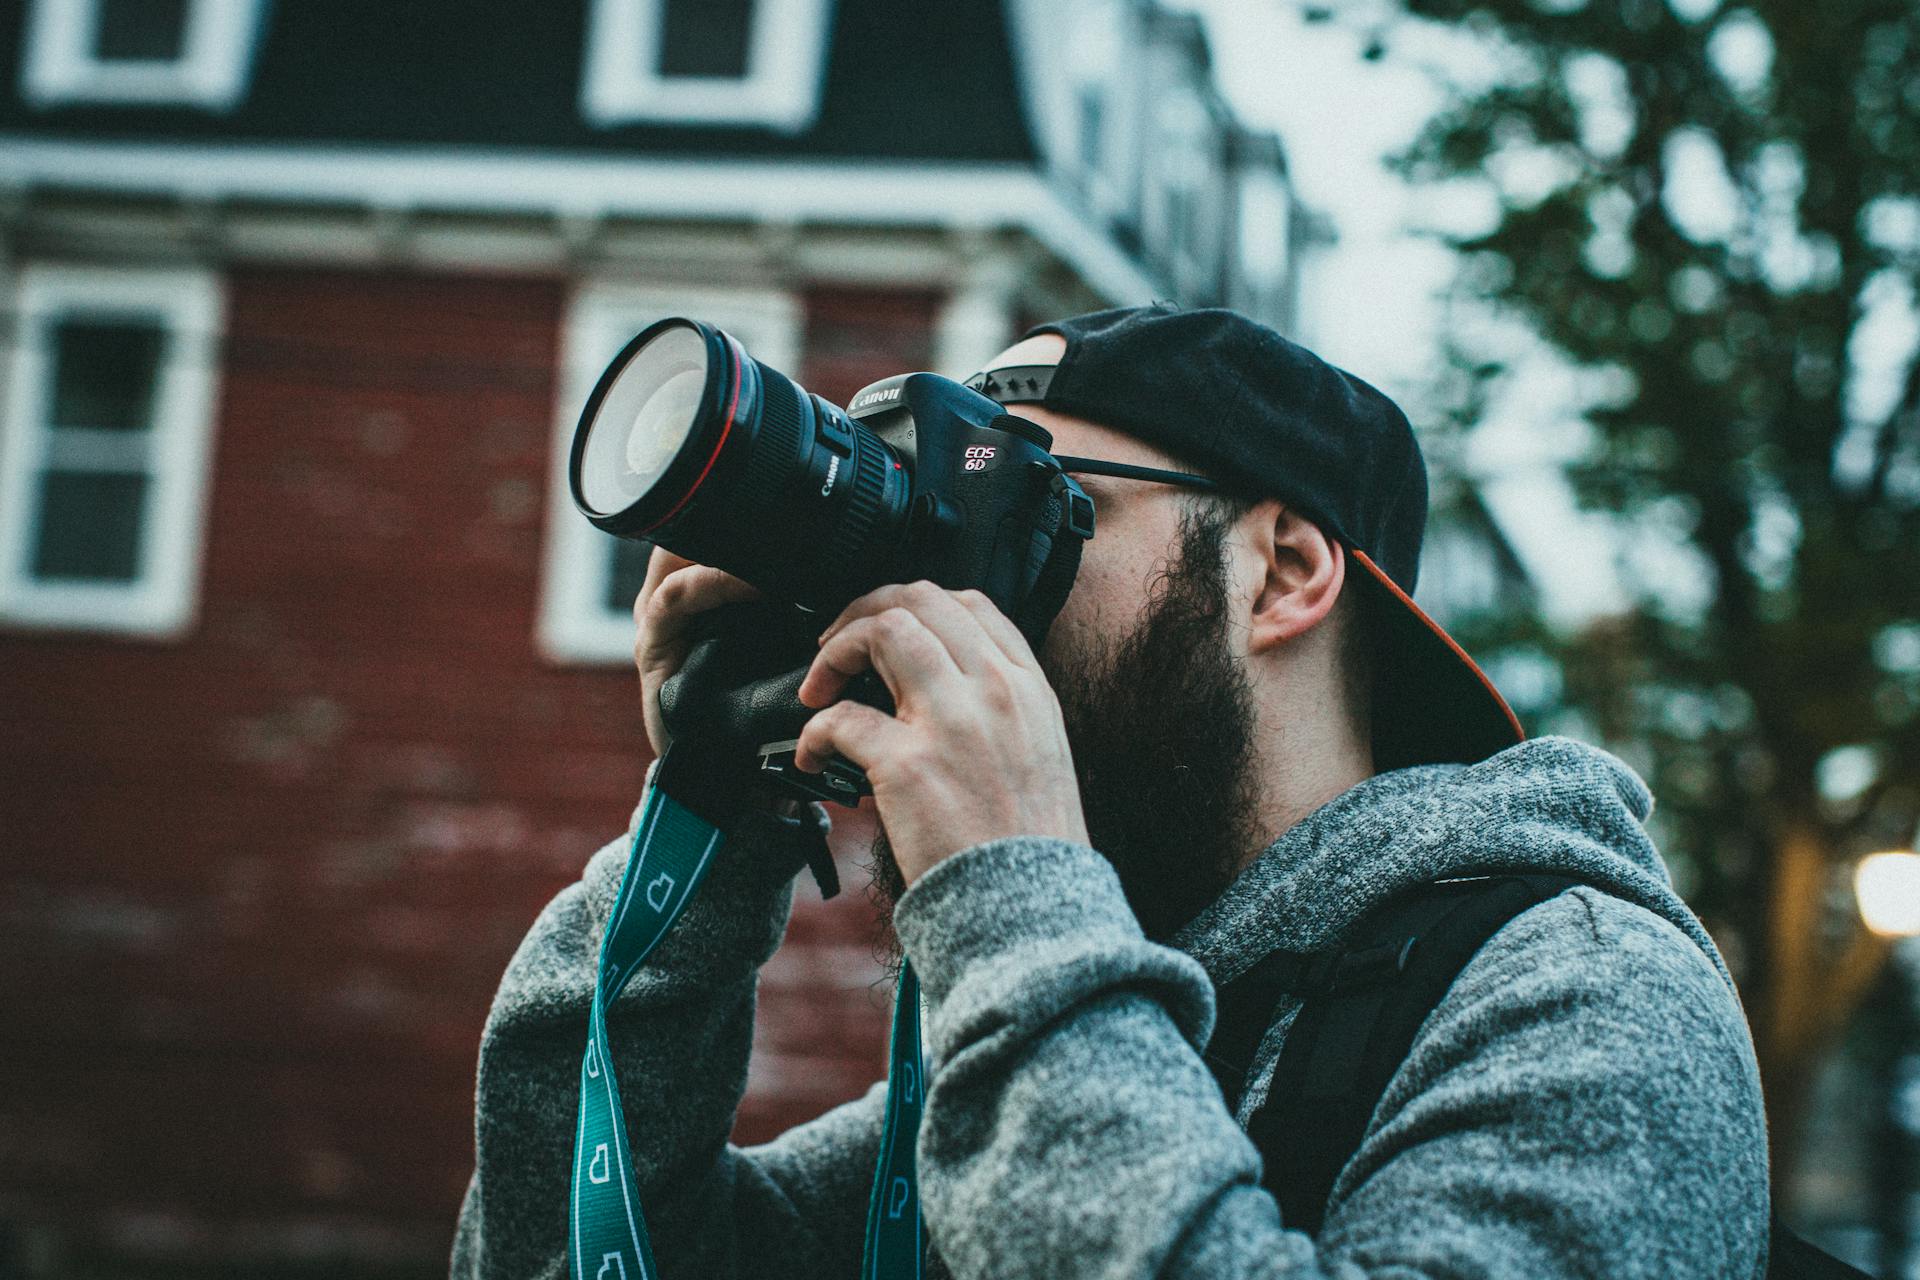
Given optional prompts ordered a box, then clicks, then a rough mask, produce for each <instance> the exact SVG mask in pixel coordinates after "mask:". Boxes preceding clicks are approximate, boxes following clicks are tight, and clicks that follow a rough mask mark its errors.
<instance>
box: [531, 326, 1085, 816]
mask: <svg viewBox="0 0 1920 1280" xmlns="http://www.w3.org/2000/svg"><path fill="white" fill-rule="evenodd" d="M1052 444H1053V441H1052V437H1051V436H1050V435H1049V434H1048V433H1047V432H1046V431H1045V430H1043V429H1042V428H1041V427H1040V426H1038V425H1037V424H1035V423H1033V422H1029V421H1027V420H1026V419H1024V418H1018V417H1014V416H1012V415H1009V414H1007V413H1005V412H1004V411H1003V410H1002V409H1001V407H1000V406H999V405H998V404H996V403H995V402H994V401H992V400H990V399H988V398H987V397H986V396H984V395H981V394H980V393H979V392H977V391H973V390H971V389H969V388H968V387H965V386H963V385H962V384H960V383H958V382H955V381H953V380H952V379H949V378H944V377H941V376H939V375H937V374H931V373H909V374H902V375H899V376H896V377H892V378H887V379H885V380H883V381H880V382H876V383H874V384H872V385H871V386H868V387H866V388H865V389H863V390H862V391H861V392H860V393H859V394H858V395H856V396H854V397H853V400H852V401H851V403H850V404H849V406H848V407H847V409H845V410H842V409H841V408H840V407H838V406H836V405H834V404H831V403H829V402H828V401H826V400H823V399H821V398H820V397H819V396H816V395H813V394H811V393H809V392H807V391H805V390H804V389H803V388H801V387H799V386H798V385H797V384H796V383H794V382H793V381H792V380H791V379H789V378H787V377H786V376H785V375H784V374H782V373H780V372H779V371H778V370H775V369H772V368H770V367H768V366H766V365H763V364H761V363H759V362H758V361H756V360H754V359H753V358H752V357H751V356H749V355H748V354H747V353H746V351H745V349H744V348H743V347H742V346H741V345H740V343H739V342H738V341H737V340H735V339H734V338H732V337H731V336H730V335H728V334H726V333H724V332H723V331H721V330H718V329H715V328H713V327H711V326H708V325H704V324H701V323H699V322H697V321H692V320H686V319H679V318H675V319H670V320H663V321H661V322H659V323H658V324H655V325H653V326H651V327H649V328H648V329H647V330H645V331H644V332H642V333H641V334H640V335H639V336H637V337H636V338H635V339H634V340H633V341H632V342H631V343H629V344H628V345H627V346H626V348H624V349H623V350H622V351H621V353H620V354H619V355H618V356H617V357H615V359H614V361H613V363H612V364H611V365H610V366H609V367H608V369H607V371H606V372H605V373H604V374H602V376H601V378H600V380H599V382H598V384H596V386H595V388H594V390H593V393H592V394H591V395H590V396H589V398H588V401H587V404H586V407H585V409H584V410H583V411H582V413H581V417H580V423H579V426H578V427H577V429H576V431H575V435H574V441H573V449H572V452H571V455H570V459H569V468H568V473H569V483H570V485H571V488H572V492H573V496H574V501H575V504H576V505H577V506H578V507H579V508H580V510H581V512H582V513H583V514H584V515H586V517H587V518H588V519H589V520H590V521H592V522H593V523H594V524H595V525H596V526H597V527H599V528H601V529H603V530H606V531H607V532H609V533H613V534H615V535H616V536H621V537H628V538H644V539H647V540H649V541H652V542H655V543H658V544H659V545H660V546H662V547H665V548H666V549H667V550H669V551H672V552H674V553H675V554H677V555H681V556H684V557H685V558H687V559H689V560H693V561H696V562H698V563H700V564H705V565H711V566H713V567H716V568H719V569H724V570H726V571H727V572H729V573H731V574H734V575H735V576H736V577H739V578H742V579H744V580H746V581H747V582H750V583H752V584H753V585H754V586H756V587H758V588H759V589H760V591H761V593H762V596H763V599H762V600H761V601H757V602H753V603H749V604H738V605H728V606H724V607H722V608H719V609H715V610H713V611H711V612H710V613H708V614H705V615H702V616H701V617H700V618H698V619H696V621H695V624H694V629H695V636H696V639H695V642H694V644H693V645H692V647H691V648H690V651H689V654H688V657H687V660H686V662H685V663H684V664H683V665H682V667H681V669H680V671H679V673H678V674H676V675H675V676H674V677H672V678H671V679H670V680H668V681H667V683H666V686H665V687H664V688H663V689H662V690H661V695H660V708H661V713H662V718H663V719H664V720H665V722H666V724H667V728H668V731H669V732H670V733H671V734H672V735H673V739H674V745H675V750H676V752H678V751H679V750H680V747H681V744H682V743H683V742H684V743H686V744H688V745H687V750H686V752H685V753H684V754H685V755H687V756H689V757H692V758H694V759H695V760H696V761H697V765H698V771H699V773H700V774H702V775H703V776H706V777H710V778H712V779H713V783H712V786H711V788H710V791H711V800H712V805H713V808H714V809H716V810H718V809H719V808H721V807H722V797H723V796H724V795H725V794H729V793H737V791H738V790H739V788H740V787H742V786H743V785H747V784H748V783H749V782H750V780H751V779H752V778H753V777H758V778H759V779H760V780H762V781H765V782H768V783H771V784H772V785H773V786H774V787H775V789H777V790H780V791H784V792H786V793H789V794H792V795H796V796H800V797H804V798H812V799H829V800H834V801H837V802H839V803H843V804H849V805H851V804H854V803H857V801H858V798H859V796H861V795H863V794H867V793H868V792H869V790H870V789H869V788H868V786H867V784H866V779H865V777H864V775H863V774H862V773H861V771H860V770H859V769H857V768H855V767H854V766H852V765H851V764H849V763H847V762H845V761H841V760H836V761H833V762H830V763H829V765H828V767H827V768H826V769H825V770H824V771H823V772H822V773H820V774H817V775H816V774H808V773H803V772H801V771H799V770H797V769H794V768H793V767H792V758H793V745H794V741H795V739H797V738H798V736H799V732H800V729H801V728H802V727H803V726H804V725H805V723H806V721H807V719H808V717H810V716H811V715H812V714H813V709H811V708H808V707H805V706H803V705H802V704H801V703H800V701H799V698H798V697H797V696H796V695H797V691H798V689H799V686H800V682H801V680H802V679H803V678H804V676H805V674H806V671H807V669H808V667H809V666H810V665H811V663H812V660H813V657H814V655H815V654H816V653H817V651H818V645H817V638H818V635H819V633H820V631H821V630H822V629H823V628H824V627H825V625H826V624H827V623H828V622H830V621H831V620H832V619H833V618H834V617H836V616H838V615H839V613H840V612H841V611H842V610H843V609H844V608H845V607H846V606H847V605H848V604H850V603H851V602H852V601H854V600H855V599H857V598H859V597H860V596H862V595H864V594H866V593H867V592H868V591H871V590H873V589H874V588H876V587H879V586H881V585H884V584H886V583H890V582H912V581H916V580H918V579H922V578H925V579H928V580H931V581H933V582H935V583H938V584H939V585H941V586H943V587H947V588H949V589H952V590H956V591H958V590H965V589H968V588H975V589H978V590H980V591H981V592H983V593H984V594H985V595H986V596H987V597H988V598H989V599H991V600H992V601H993V602H994V604H995V605H996V606H998V607H999V608H1000V610H1001V611H1002V612H1003V613H1005V614H1006V615H1007V616H1008V617H1009V618H1010V619H1012V620H1013V622H1014V623H1015V625H1016V626H1018V627H1019V629H1020V631H1021V632H1022V634H1023V635H1025V637H1026V638H1027V641H1028V643H1029V644H1031V645H1032V646H1033V647H1034V648H1035V649H1036V650H1038V649H1039V647H1040V645H1041V643H1042V642H1043V641H1044V639H1045V637H1046V633H1047V629H1048V628H1049V627H1050V626H1051V624H1052V621H1053V619H1054V617H1055V616H1056V615H1057V614H1058V613H1059V610H1060V606H1061V605H1062V604H1063V603H1064V602H1065V600H1066V597H1067V593H1068V591H1069V590H1071V588H1072V584H1073V578H1074V575H1075V574H1076V572H1077V571H1078V568H1079V560H1080V550H1081V547H1082V545H1083V543H1084V542H1085V540H1086V539H1087V538H1090V537H1092V536H1093V527H1094V506H1093V502H1092V500H1091V499H1090V498H1089V497H1088V496H1087V494H1086V493H1085V491H1084V490H1082V489H1081V488H1080V486H1079V485H1078V484H1076V483H1075V482H1074V481H1073V479H1072V477H1070V476H1068V475H1067V474H1066V473H1065V472H1063V471H1062V470H1061V469H1060V466H1059V464H1058V463H1057V462H1056V461H1055V460H1054V458H1053V456H1052V454H1051V452H1050V450H1051V448H1052ZM846 696H848V697H852V698H855V699H857V700H859V701H862V702H867V703H870V704H872V705H875V706H878V707H880V708H882V709H883V710H886V711H889V712H890V711H891V710H892V709H893V706H892V700H891V698H890V697H889V695H888V693H887V690H886V687H885V685H884V683H883V682H881V681H880V679H879V678H878V677H877V676H876V675H875V674H874V673H872V672H868V673H865V674H864V675H863V676H862V677H860V678H858V679H856V680H855V681H853V682H851V683H850V684H849V686H848V689H847V692H846ZM681 772H683V773H684V771H681Z"/></svg>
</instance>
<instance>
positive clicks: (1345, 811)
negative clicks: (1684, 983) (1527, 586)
mask: <svg viewBox="0 0 1920 1280" xmlns="http://www.w3.org/2000/svg"><path fill="white" fill-rule="evenodd" d="M1652 811H1653V795H1652V793H1651V792H1650V791H1648V789H1647V784H1646V783H1645V782H1643V781H1641V779H1640V776H1639V775H1638V774H1636V773H1635V772H1634V771H1633V770H1632V769H1630V768H1629V767H1628V766H1627V765H1626V764H1625V763H1624V762H1622V761H1621V760H1620V759H1619V758H1618V757H1616V756H1613V755H1611V754H1610V753H1608V752H1606V751H1603V750H1601V749H1600V748H1598V747H1592V746H1588V745H1587V744H1586V743H1583V742H1577V741H1575V740H1574V739H1572V738H1563V737H1555V736H1548V737H1542V738H1533V739H1529V740H1528V741H1526V742H1521V743H1518V744H1516V745H1514V746H1512V747H1509V748H1507V749H1506V750H1505V751H1502V752H1500V753H1499V754H1497V755H1494V756H1491V757H1489V758H1487V759H1485V760H1482V761H1479V762H1478V763H1476V764H1471V765H1461V764H1437V765H1417V766H1414V767H1412V768H1407V769H1396V770H1393V771H1392V772H1389V773H1380V774H1375V775H1374V776H1373V777H1371V778H1368V779H1366V780H1365V781H1362V782H1360V783H1358V784H1356V785H1355V786H1353V787H1350V788H1348V789H1347V790H1346V791H1344V792H1342V793H1341V794H1340V795H1338V796H1336V797H1334V798H1333V799H1332V800H1329V801H1328V802H1327V803H1326V804H1324V805H1322V806H1320V808H1318V809H1316V810H1314V811H1313V812H1312V813H1311V814H1308V815H1307V816H1306V817H1305V818H1303V819H1301V820H1300V821H1299V822H1298V823H1296V824H1295V825H1294V826H1293V827H1291V828H1289V829H1288V830H1287V831H1286V832H1285V833H1284V834H1283V835H1281V837H1280V838H1279V839H1278V840H1275V841H1274V842H1273V843H1272V844H1271V845H1269V846H1268V847H1267V849H1266V850H1265V851H1264V852H1263V853H1261V854H1260V856H1259V857H1257V858H1255V859H1254V860H1253V861H1252V862H1251V863H1249V864H1248V865H1247V866H1246V868H1245V869H1244V870H1242V871H1241V873H1240V875H1239V876H1238V878H1236V879H1235V880H1234V882H1233V883H1232V884H1231V885H1230V886H1228V888H1227V890H1226V892H1225V893H1223V894H1221V895H1220V897H1219V898H1217V899H1215V900H1214V902H1213V904H1212V905H1211V906H1209V907H1208V908H1207V909H1206V910H1205V911H1203V912H1201V913H1200V915H1198V916H1197V917H1195V918H1194V919H1193V920H1192V921H1190V922H1189V923H1188V924H1187V925H1186V926H1185V927H1183V928H1182V929H1181V930H1180V931H1179V932H1178V933H1177V934H1175V935H1174V937H1173V938H1172V939H1170V944H1171V945H1172V946H1175V947H1177V948H1179V949H1180V950H1182V951H1185V952H1187V953H1188V954H1189V955H1191V956H1193V957H1194V959H1196V960H1198V961H1199V962H1200V963H1201V964H1202V965H1203V966H1205V968H1206V970H1207V972H1208V974H1209V975H1210V976H1211V977H1212V978H1213V980H1214V982H1215V983H1216V984H1217V983H1223V982H1225V981H1227V980H1229V979H1231V978H1233V977H1235V976H1237V975H1238V974H1239V973H1240V972H1242V971H1243V970H1245V969H1247V968H1249V967H1250V966H1252V965H1253V964H1254V963H1255V962H1257V961H1258V960H1260V959H1261V958H1262V957H1264V956H1266V955H1267V954H1268V953H1270V952H1273V951H1295V952H1304V951H1318V950H1322V949H1325V948H1328V947H1330V946H1333V945H1335V944H1337V943H1338V942H1339V941H1340V940H1341V939H1342V938H1343V937H1344V936H1345V934H1346V933H1347V932H1348V931H1349V930H1350V929H1351V928H1352V926H1353V925H1354V923H1355V922H1356V921H1358V920H1359V918H1360V917H1361V916H1363V915H1364V914H1366V912H1367V911H1369V910H1370V909H1371V908H1373V907H1374V906H1376V905H1378V904H1379V903H1381V902H1382V901H1384V900H1385V899H1387V898H1389V897H1392V896H1393V895H1394V894H1396V893H1398V892H1400V891H1401V890H1403V889H1407V888H1411V887H1412V886H1414V885H1417V884H1421V883H1424V882H1427V881H1431V880H1439V879H1447V878H1451V877H1457V876H1473V875H1484V874H1491V873H1501V872H1526V873H1548V874H1555V875H1567V876H1576V877H1579V878H1580V879H1581V880H1583V881H1585V882H1587V883H1588V884H1591V885H1593V886H1594V887H1595V888H1598V889H1602V890H1605V891H1606V892H1608V893H1611V894H1613V895H1615V896H1616V897H1620V898H1623V899H1625V900H1627V901H1628V902H1632V903H1634V904H1636V905H1638V906H1641V907H1644V908H1646V909H1647V910H1648V911H1651V912H1653V913H1654V914H1655V915H1658V916H1660V917H1661V918H1662V919H1664V920H1666V921H1668V922H1669V923H1671V924H1673V925H1674V926H1675V927H1676V928H1678V929H1679V930H1680V931H1681V932H1683V933H1685V934H1686V935H1687V936H1688V937H1689V938H1691V939H1692V940H1693V942H1694V944H1695V945H1697V946H1698V947H1699V948H1700V949H1701V951H1703V952H1705V953H1706V955H1707V957H1708V958H1709V959H1710V960H1712V961H1713V965H1714V968H1715V969H1716V970H1718V971H1719V973H1720V976H1721V978H1722V980H1723V981H1725V982H1726V983H1727V985H1728V987H1729V988H1732V986H1733V979H1732V977H1731V976H1730V975H1729V974H1728V972H1727V967H1726V964H1725V963H1724V962H1723V961H1722V960H1721V958H1720V953H1719V951H1718V949H1717V948H1715V946H1714V945H1713V941H1712V939H1711V938H1710V937H1709V936H1708V935H1707V931H1706V929H1705V927H1704V926H1702V925H1701V923H1700V921H1699V919H1698V918H1696V917H1695V916H1694V914H1693V913H1692V912H1691V911H1689V910H1688V909H1687V907H1686V904H1685V903H1683V902H1682V901H1681V900H1680V897H1679V895H1678V894H1676V893H1675V892H1674V891H1673V881H1672V879H1671V877H1670V876H1669V875H1668V874H1667V868H1666V864H1665V863H1663V862H1662V861H1661V860H1660V854H1659V852H1658V851H1657V850H1656V849H1655V848H1654V846H1653V842H1652V840H1651V839H1649V838H1648V836H1647V831H1646V827H1645V826H1644V825H1643V824H1644V823H1645V821H1646V819H1647V815H1648V814H1649V813H1651V812H1652Z"/></svg>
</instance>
